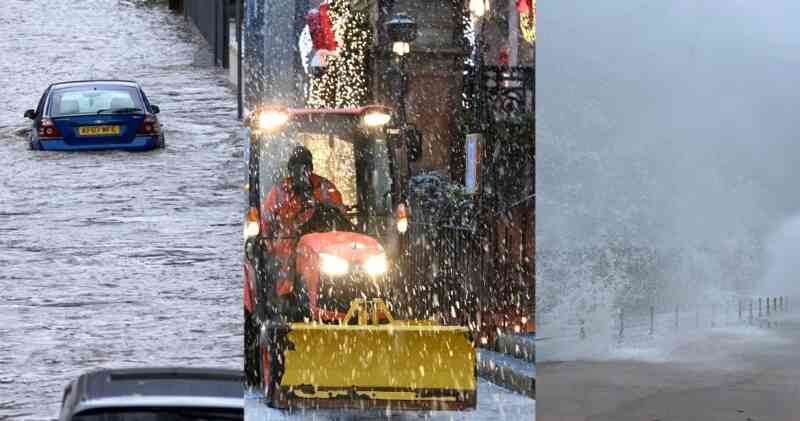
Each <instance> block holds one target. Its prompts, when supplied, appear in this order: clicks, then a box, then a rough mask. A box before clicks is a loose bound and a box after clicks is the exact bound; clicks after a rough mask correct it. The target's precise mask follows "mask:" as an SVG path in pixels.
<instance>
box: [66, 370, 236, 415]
mask: <svg viewBox="0 0 800 421" xmlns="http://www.w3.org/2000/svg"><path fill="white" fill-rule="evenodd" d="M242 384H243V376H242V371H241V370H227V369H208V368H134V369H102V370H96V371H92V372H89V373H86V374H83V375H81V376H80V377H78V378H77V379H75V380H73V381H72V382H70V383H69V385H67V387H66V388H65V389H64V397H63V398H62V402H61V413H60V415H59V420H61V421H111V420H113V421H132V420H142V421H166V420H180V421H190V420H210V421H211V420H226V421H230V420H243V419H244V398H243V396H244V389H243V386H242Z"/></svg>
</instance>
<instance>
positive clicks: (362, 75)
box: [307, 0, 536, 108]
mask: <svg viewBox="0 0 800 421" xmlns="http://www.w3.org/2000/svg"><path fill="white" fill-rule="evenodd" d="M451 1H453V3H454V6H455V7H456V9H458V8H464V7H463V5H464V3H463V0H451ZM523 1H524V0H523ZM368 3H369V2H368V1H365V0H329V1H328V4H329V16H330V19H331V24H332V26H333V33H334V36H335V38H336V42H337V44H338V45H339V48H338V51H339V55H338V56H330V57H329V58H328V66H327V68H326V69H325V70H324V71H323V72H322V73H321V74H319V75H317V76H312V77H311V79H310V81H309V83H310V88H311V89H310V92H309V97H308V101H307V105H308V106H310V107H318V108H326V107H327V108H343V107H358V106H362V105H364V104H366V103H367V102H368V101H369V100H370V87H369V54H370V51H371V46H372V43H373V35H374V34H373V28H372V25H371V23H370V20H369V12H368V9H369V8H368V7H367V6H366V4H368ZM529 4H530V6H528V7H526V8H524V9H527V10H520V22H519V23H520V29H521V31H522V35H523V37H524V39H525V40H526V41H528V42H531V43H532V42H534V41H535V40H536V0H530V2H529ZM464 9H465V8H464Z"/></svg>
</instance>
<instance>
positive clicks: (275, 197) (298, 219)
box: [261, 174, 344, 296]
mask: <svg viewBox="0 0 800 421" xmlns="http://www.w3.org/2000/svg"><path fill="white" fill-rule="evenodd" d="M309 178H310V180H309V181H311V186H312V188H313V191H314V199H316V200H317V201H319V202H322V203H325V204H328V205H329V206H333V207H337V208H340V209H342V208H343V207H344V204H343V202H342V194H341V193H339V190H337V189H336V186H335V185H334V184H333V183H332V182H330V181H329V180H327V179H325V178H323V177H320V176H318V175H316V174H311V176H310V177H309ZM313 215H314V206H313V205H311V206H308V205H307V206H306V207H305V209H304V206H303V203H301V200H300V198H299V197H298V196H297V194H296V193H295V192H294V191H292V183H291V178H287V179H285V180H284V181H283V183H282V184H281V185H279V186H275V187H273V188H272V190H271V191H270V192H269V194H268V195H267V198H266V199H265V200H264V202H263V203H262V204H261V232H262V233H263V234H264V236H265V237H266V238H267V251H268V252H269V253H270V254H271V255H272V256H273V257H275V258H276V259H277V260H278V261H279V262H280V266H281V268H280V269H279V272H278V276H277V285H276V288H275V289H276V291H277V293H278V295H279V296H280V295H285V294H289V293H291V292H292V290H293V283H292V277H291V274H292V267H291V260H292V259H291V258H292V253H293V252H294V250H293V248H294V244H295V241H296V239H295V238H294V236H295V235H296V233H297V230H298V229H299V228H300V227H301V226H302V225H303V224H305V223H306V222H308V220H309V219H311V216H313Z"/></svg>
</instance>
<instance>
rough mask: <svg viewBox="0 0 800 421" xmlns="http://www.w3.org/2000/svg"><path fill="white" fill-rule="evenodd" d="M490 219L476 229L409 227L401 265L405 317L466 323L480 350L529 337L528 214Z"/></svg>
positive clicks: (531, 289) (514, 213)
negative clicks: (501, 338)
mask: <svg viewBox="0 0 800 421" xmlns="http://www.w3.org/2000/svg"><path fill="white" fill-rule="evenodd" d="M525 204H527V202H526V203H525ZM493 216H494V218H493V219H490V220H487V221H486V222H485V223H483V224H479V226H481V227H482V228H480V229H470V228H466V227H457V226H444V225H435V224H422V223H411V224H409V230H408V232H407V233H406V234H405V236H404V240H403V241H404V244H403V249H404V253H403V254H402V256H401V258H400V267H401V268H402V271H401V277H402V279H404V281H403V283H404V285H405V286H406V290H404V291H403V293H404V294H405V295H406V299H405V301H406V303H407V305H408V308H409V311H411V312H413V313H414V314H415V315H417V316H420V315H421V316H423V317H434V318H439V319H440V320H442V321H444V322H445V323H449V324H469V325H470V326H471V327H472V328H473V330H474V331H475V332H477V333H479V334H480V336H481V337H482V340H484V343H488V342H492V341H494V338H495V337H496V335H497V334H498V333H522V332H525V331H531V330H532V329H533V321H534V314H535V307H534V305H535V299H534V297H535V283H534V278H533V274H534V244H533V235H534V232H533V224H534V221H533V209H532V207H530V208H527V207H525V208H523V207H518V208H516V209H512V210H509V211H508V212H506V213H505V214H504V215H493Z"/></svg>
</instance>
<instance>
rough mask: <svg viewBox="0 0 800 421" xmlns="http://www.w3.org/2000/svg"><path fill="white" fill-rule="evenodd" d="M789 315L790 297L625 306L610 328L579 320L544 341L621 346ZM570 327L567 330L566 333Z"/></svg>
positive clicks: (775, 321)
mask: <svg viewBox="0 0 800 421" xmlns="http://www.w3.org/2000/svg"><path fill="white" fill-rule="evenodd" d="M788 312H789V297H788V296H769V297H730V298H727V299H706V300H698V301H696V302H693V303H691V304H680V303H678V304H671V305H670V304H660V305H650V306H623V307H620V308H618V309H617V310H616V314H614V316H613V318H612V320H611V321H610V322H611V323H610V325H606V324H602V323H601V324H597V323H591V322H590V321H589V320H586V319H584V318H581V317H576V318H575V320H573V321H572V322H570V323H567V324H561V326H562V330H561V331H560V332H550V333H549V334H548V335H546V336H542V337H540V338H539V339H540V340H544V341H571V340H587V339H590V338H592V337H601V336H605V337H609V336H610V337H611V338H613V340H614V341H616V342H617V343H619V344H635V343H642V342H646V341H648V340H650V339H652V338H654V337H656V336H663V335H670V334H686V333H689V332H691V331H696V330H701V329H709V328H717V327H724V326H736V325H742V326H744V325H748V326H757V327H762V328H770V327H773V326H774V325H776V324H778V323H780V316H782V315H783V314H785V313H788ZM565 326H568V327H567V328H566V330H563V329H564V327H565Z"/></svg>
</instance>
